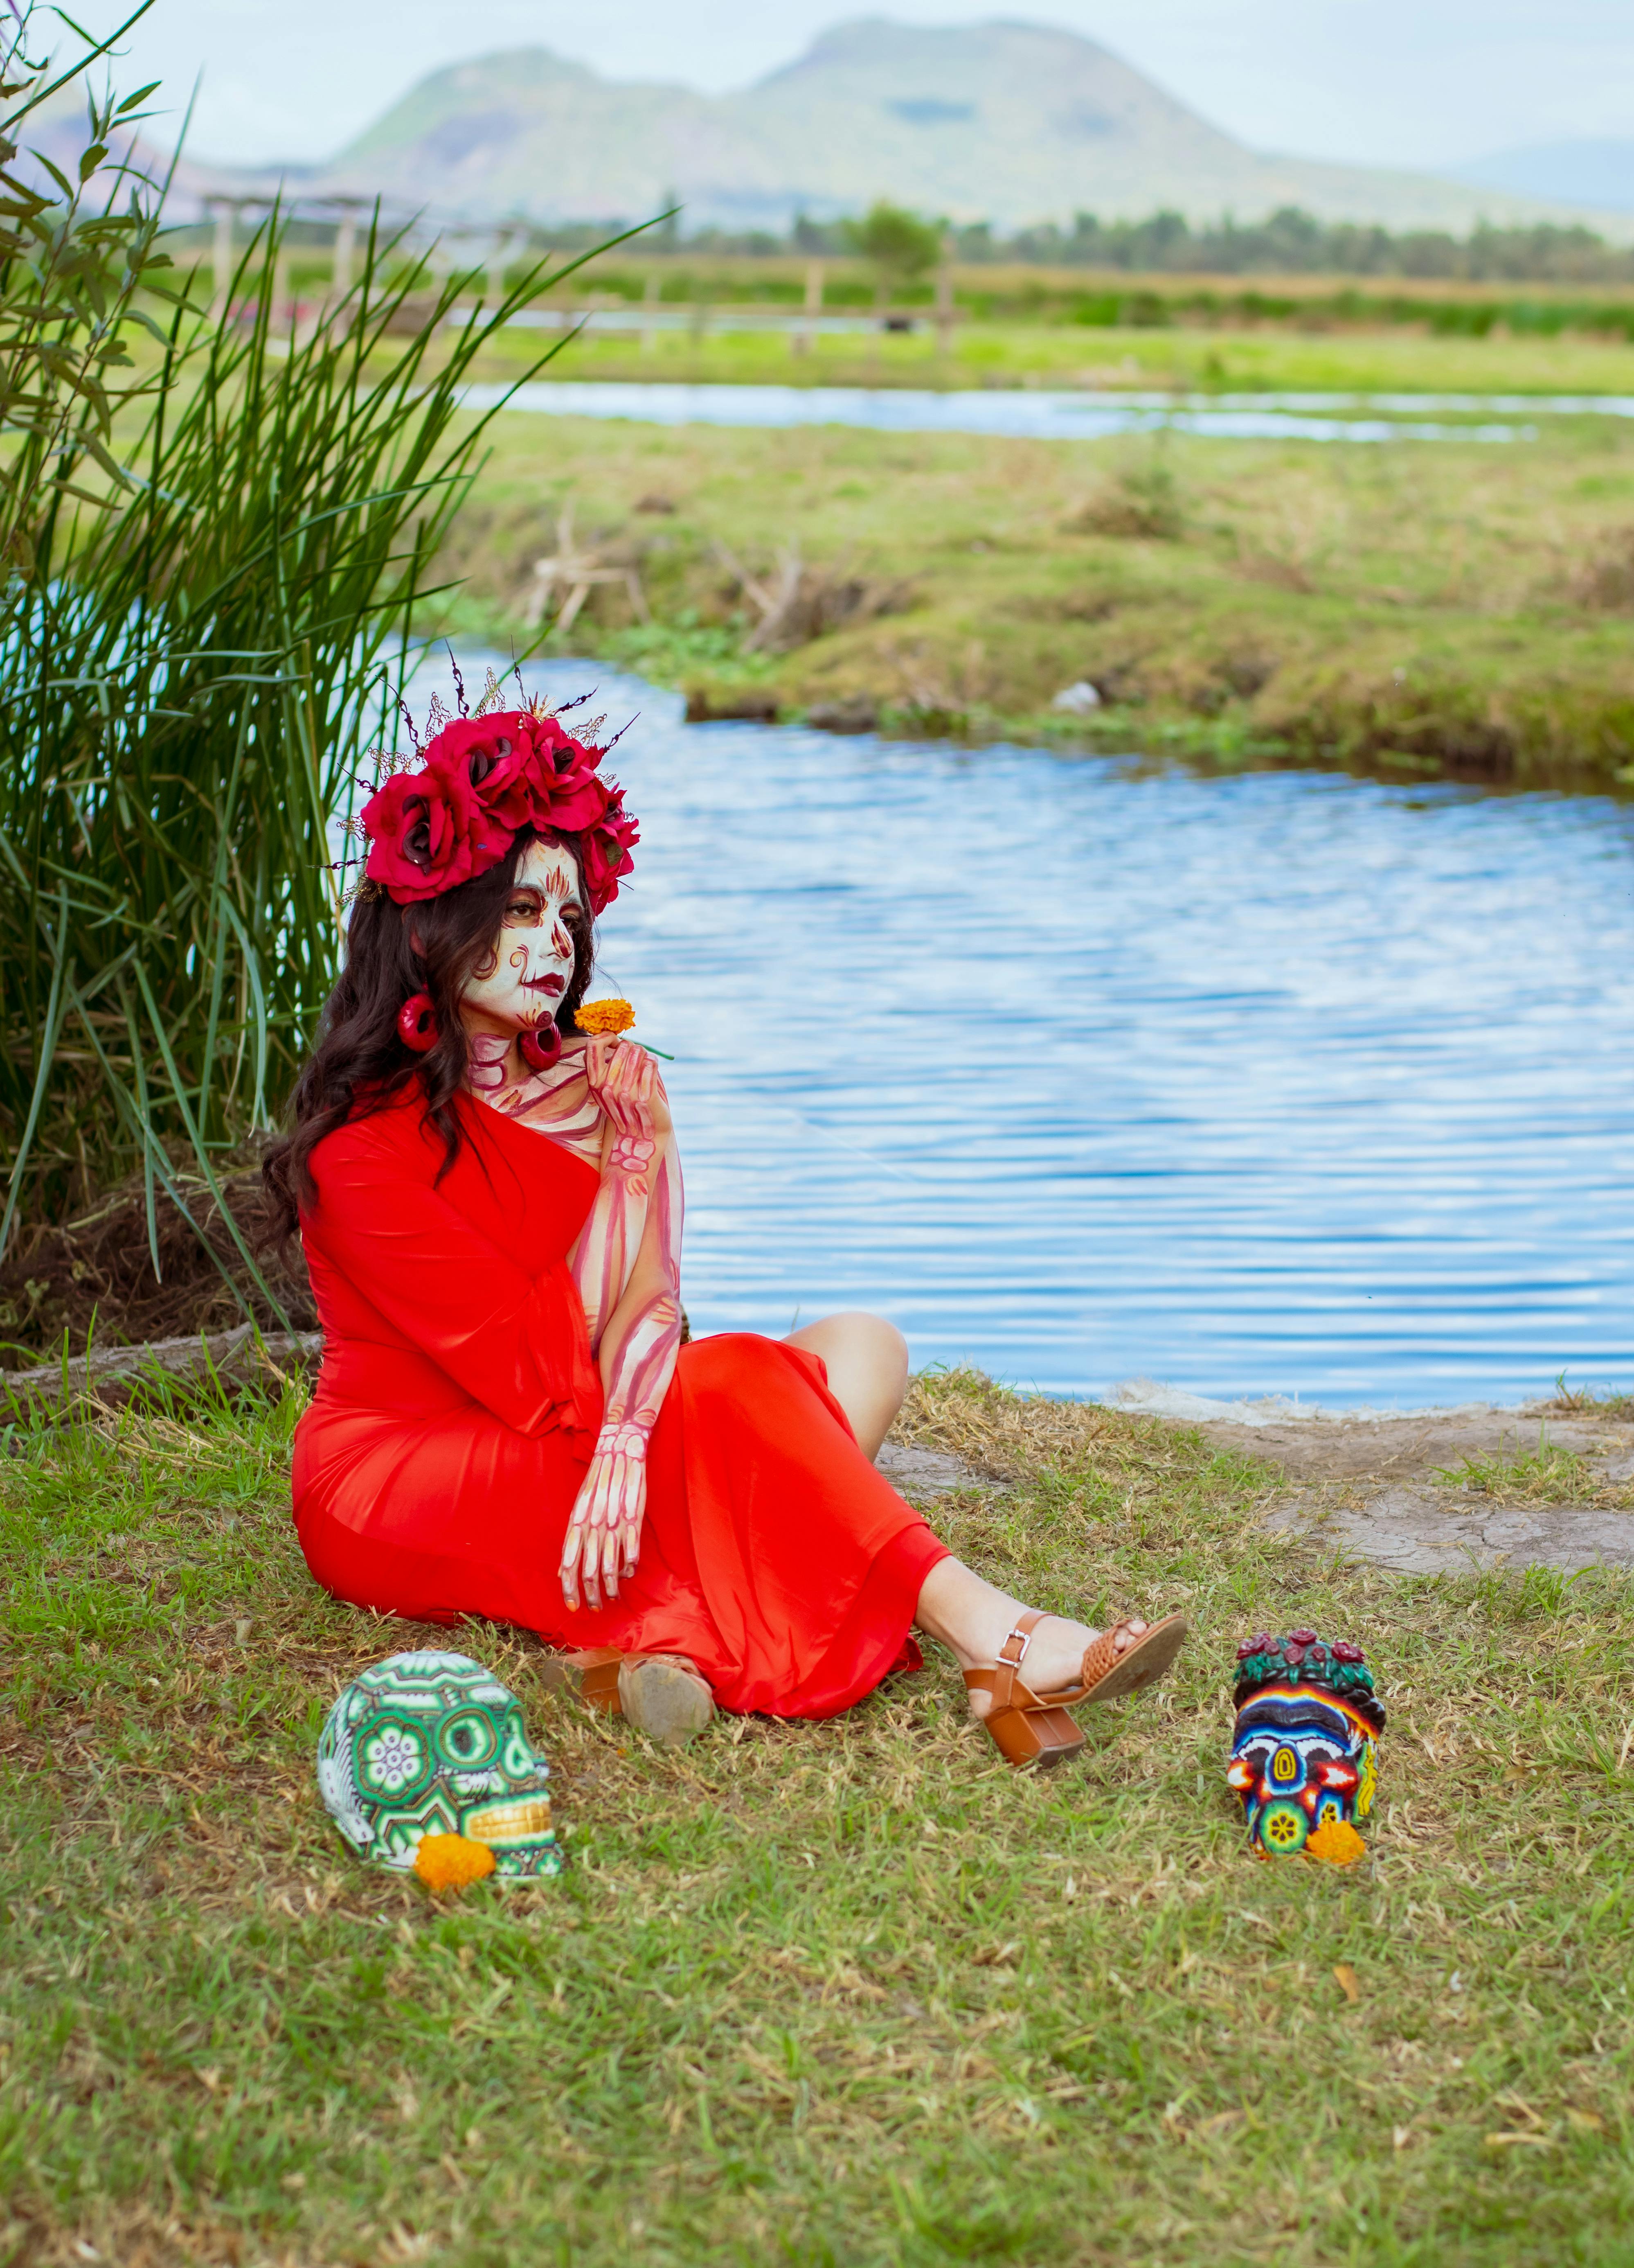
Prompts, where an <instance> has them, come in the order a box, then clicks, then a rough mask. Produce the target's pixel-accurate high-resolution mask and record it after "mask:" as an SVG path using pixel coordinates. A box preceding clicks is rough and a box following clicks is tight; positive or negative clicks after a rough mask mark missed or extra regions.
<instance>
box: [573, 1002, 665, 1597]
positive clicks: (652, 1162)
mask: <svg viewBox="0 0 1634 2268" xmlns="http://www.w3.org/2000/svg"><path fill="white" fill-rule="evenodd" d="M585 1082H586V1085H587V1086H588V1087H589V1090H590V1092H591V1094H593V1096H594V1097H595V1098H596V1100H597V1101H599V1102H600V1106H601V1109H602V1112H603V1113H604V1114H605V1118H606V1134H605V1138H604V1145H603V1157H602V1166H601V1187H600V1189H599V1190H598V1191H597V1193H596V1201H595V1203H594V1204H593V1206H592V1208H591V1213H590V1218H589V1219H588V1220H587V1221H586V1222H585V1226H584V1228H583V1230H582V1231H581V1232H580V1234H579V1239H578V1243H577V1245H575V1247H574V1248H573V1251H572V1253H571V1255H570V1258H569V1263H568V1264H569V1267H570V1270H571V1272H572V1275H573V1278H574V1281H575V1282H576V1283H577V1284H578V1290H579V1297H580V1299H581V1300H583V1302H584V1307H585V1321H586V1322H587V1323H588V1325H589V1328H590V1344H591V1348H592V1351H593V1352H594V1354H595V1356H596V1359H597V1361H598V1363H599V1364H600V1370H601V1382H602V1387H603V1389H604V1391H605V1394H606V1396H607V1402H606V1409H605V1411H604V1413H603V1422H602V1427H601V1432H600V1435H599V1437H598V1439H597V1441H596V1447H595V1454H593V1457H592V1459H591V1462H590V1470H589V1471H588V1472H587V1473H586V1474H585V1481H584V1485H583V1487H582V1488H581V1489H580V1491H579V1492H578V1499H577V1501H576V1502H575V1504H574V1506H573V1513H572V1517H571V1519H570V1521H569V1522H568V1530H567V1536H566V1539H565V1541H564V1543H563V1549H562V1595H563V1598H564V1599H565V1600H566V1602H567V1603H568V1605H569V1606H570V1607H575V1606H577V1605H578V1589H579V1582H580V1580H581V1579H582V1580H583V1584H584V1592H585V1598H586V1600H587V1601H588V1602H589V1603H590V1604H591V1605H592V1606H593V1607H598V1606H600V1604H601V1594H602V1592H603V1590H604V1589H605V1590H606V1592H607V1594H608V1595H609V1596H610V1597H616V1596H617V1595H618V1586H619V1578H620V1576H621V1575H629V1574H633V1573H634V1572H635V1568H636V1561H637V1555H638V1553H639V1550H640V1546H641V1523H642V1518H643V1515H644V1512H645V1509H646V1496H647V1443H648V1440H649V1439H650V1438H651V1432H652V1428H653V1427H654V1425H657V1423H658V1418H659V1410H660V1409H661V1408H662V1406H663V1402H664V1396H665V1395H666V1393H667V1392H668V1391H669V1382H670V1380H671V1379H672V1378H673V1375H674V1372H675V1357H676V1355H677V1353H678V1352H679V1351H680V1348H681V1211H682V1198H681V1161H680V1159H679V1158H678V1157H677V1156H676V1153H675V1137H674V1132H673V1128H672V1126H671V1124H670V1119H669V1108H668V1103H667V1101H666V1097H665V1094H664V1087H663V1082H662V1081H661V1080H660V1079H659V1076H658V1067H657V1065H656V1064H654V1062H653V1060H652V1058H651V1056H650V1055H648V1054H647V1053H646V1051H645V1049H643V1048H638V1047H636V1046H634V1045H632V1044H631V1043H630V1042H627V1041H622V1040H592V1041H591V1042H590V1043H589V1045H588V1046H587V1047H586V1049H585Z"/></svg>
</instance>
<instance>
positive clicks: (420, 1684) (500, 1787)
mask: <svg viewBox="0 0 1634 2268" xmlns="http://www.w3.org/2000/svg"><path fill="white" fill-rule="evenodd" d="M549 1777H550V1772H549V1767H548V1765H547V1764H546V1762H545V1760H544V1758H543V1756H541V1755H540V1754H539V1753H538V1752H537V1750H536V1749H534V1747H533V1745H532V1743H531V1742H529V1740H528V1737H527V1730H526V1726H525V1725H524V1724H523V1722H522V1708H521V1704H520V1703H519V1701H518V1699H517V1697H516V1696H515V1694H514V1693H512V1691H511V1690H510V1688H509V1686H506V1685H502V1684H501V1683H500V1682H499V1680H498V1679H497V1677H496V1676H495V1675H493V1674H492V1672H491V1671H490V1670H487V1669H484V1668H482V1665H481V1663H480V1662H475V1661H471V1660H470V1659H469V1658H468V1657H467V1655H465V1654H463V1653H394V1654H393V1655H392V1656H391V1658H390V1660H389V1661H378V1662H376V1663H375V1665H374V1667H373V1668H372V1669H365V1670H364V1673H363V1675H361V1676H360V1677H355V1678H354V1679H353V1680H352V1682H351V1683H350V1685H348V1686H345V1687H344V1688H343V1689H342V1691H341V1693H340V1694H339V1695H338V1697H336V1699H335V1705H334V1707H333V1708H332V1709H331V1710H330V1712H329V1714H328V1719H327V1720H326V1722H325V1724H324V1727H323V1731H322V1733H321V1734H320V1736H319V1741H318V1789H319V1793H320V1795H321V1796H322V1798H323V1803H324V1808H325V1809H326V1810H327V1811H328V1815H329V1816H330V1818H331V1819H333V1820H334V1822H335V1825H336V1826H337V1827H338V1828H339V1830H340V1831H341V1833H342V1835H343V1836H344V1837H345V1838H346V1840H347V1842H348V1843H349V1844H350V1846H351V1848H352V1850H353V1851H354V1852H356V1853H357V1856H358V1857H359V1858H360V1859H367V1860H368V1861H369V1862H370V1863H371V1864H372V1865H374V1866H377V1867H390V1868H392V1869H393V1871H394V1872H395V1873H400V1874H407V1873H409V1871H410V1870H411V1869H412V1868H413V1867H414V1865H415V1861H416V1856H417V1855H418V1852H419V1847H420V1845H421V1842H422V1841H423V1839H424V1838H425V1837H434V1836H455V1837H459V1836H463V1837H466V1838H467V1840H468V1841H470V1842H473V1843H481V1844H484V1845H487V1847H488V1848H489V1850H490V1851H491V1852H493V1856H494V1869H495V1871H496V1872H497V1874H501V1875H508V1876H512V1877H526V1876H533V1875H541V1874H559V1873H560V1872H561V1869H562V1854H561V1852H560V1851H559V1850H558V1848H557V1846H556V1830H555V1828H554V1826H553V1825H552V1823H551V1817H550V1805H549V1801H548V1799H547V1797H546V1795H545V1787H546V1785H547V1783H548V1779H549Z"/></svg>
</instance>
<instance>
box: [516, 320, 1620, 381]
mask: <svg viewBox="0 0 1634 2268" xmlns="http://www.w3.org/2000/svg"><path fill="white" fill-rule="evenodd" d="M543 304H544V305H545V306H547V307H548V306H549V305H550V302H549V300H548V299H547V300H546V301H545V302H544V303H543ZM540 343H541V335H540V333H539V332H538V331H536V330H526V329H523V330H513V331H511V332H508V333H506V334H505V335H504V340H503V342H502V345H501V347H500V348H499V350H496V351H495V352H494V353H492V354H491V355H490V356H489V357H488V360H487V363H486V365H485V366H484V374H485V375H487V376H489V377H500V376H503V375H505V374H507V373H508V372H515V371H517V370H519V369H520V368H521V366H522V365H523V364H524V363H525V362H526V361H527V360H529V359H531V357H532V356H533V355H534V354H535V353H537V351H538V350H539V346H540ZM547 375H548V376H549V377H552V378H559V379H562V378H565V379H592V378H600V379H671V380H674V379H682V380H686V381H688V382H690V383H698V384H718V385H730V384H744V385H749V384H753V385H778V386H801V385H821V386H865V385H876V386H880V385H884V386H981V385H983V383H989V384H1005V385H1019V384H1022V383H1025V382H1027V381H1032V382H1034V383H1037V384H1040V385H1049V386H1087V387H1125V386H1159V387H1171V386H1172V387H1202V388H1205V389H1215V390H1219V389H1224V388H1230V387H1245V388H1247V387H1253V388H1260V387H1266V388H1274V387H1295V388H1303V387H1315V388H1322V389H1328V388H1331V389H1336V390H1339V391H1351V390H1355V391H1359V392H1364V393H1375V392H1377V393H1388V392H1396V391H1402V392H1411V393H1453V394H1464V393H1476V394H1511V393H1516V394H1634V344H1630V342H1628V341H1627V340H1616V341H1612V340H1605V339H1596V338H1586V337H1579V336H1574V335H1566V336H1563V337H1560V338H1553V339H1549V338H1527V337H1520V338H1512V337H1506V336H1499V337H1492V338H1484V339H1477V338H1437V337H1433V336H1431V335H1427V334H1426V333H1424V332H1423V331H1417V330H1411V329H1402V330H1387V329H1351V328H1339V327H1330V328H1326V327H1325V328H1314V329H1311V330H1300V329H1298V328H1285V327H1283V326H1279V325H1272V324H1269V323H1268V324H1264V325H1262V326H1258V327H1255V328H1249V329H1231V328H1219V329H1215V328H1182V327H1175V328H1162V329H1156V330H1152V329H1140V328H1124V327H1119V328H1115V329H1105V330H1102V329H1091V328H1084V327H1082V326H1079V325H1076V324H1063V323H1042V322H1036V323H1027V322H1019V321H1012V322H992V323H982V322H969V323H962V324H961V325H960V326H959V327H958V328H957V329H956V330H955V332H954V334H953V342H952V344H951V346H950V349H949V350H948V352H947V353H946V355H944V354H942V353H941V352H940V351H939V350H938V344H937V340H936V337H935V335H934V333H933V332H932V331H931V330H930V329H928V328H919V329H917V330H915V331H912V332H909V333H907V334H905V335H887V334H882V333H879V332H875V333H872V334H859V333H840V334H837V335H818V336H817V337H815V338H814V339H813V341H812V342H811V344H810V346H809V348H808V349H807V350H806V351H804V352H801V353H796V352H795V351H794V350H793V349H792V348H791V344H790V342H789V340H788V338H787V337H785V336H783V335H779V334H776V333H769V332H767V333H755V332H731V331H728V332H721V333H718V334H716V333H710V332H706V333H704V334H703V336H702V337H701V338H700V337H699V336H697V335H695V334H694V333H693V332H692V331H690V330H669V331H655V332H654V333H653V334H652V337H651V344H650V346H647V347H643V345H642V343H641V341H640V339H639V337H638V336H637V335H632V334H630V333H629V332H623V333H619V332H595V331H589V332H585V334H583V335H581V336H580V337H579V338H578V340H577V341H576V342H574V343H573V345H572V346H571V347H570V349H569V350H568V351H567V352H566V353H565V354H563V356H561V357H559V358H558V360H557V361H556V363H555V364H554V365H553V366H552V368H551V370H550V371H549V372H548V373H547Z"/></svg>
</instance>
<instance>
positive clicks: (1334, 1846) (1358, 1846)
mask: <svg viewBox="0 0 1634 2268" xmlns="http://www.w3.org/2000/svg"><path fill="white" fill-rule="evenodd" d="M1305 1855H1306V1858H1307V1859H1326V1861H1327V1863H1328V1864H1329V1866H1330V1867H1353V1866H1354V1865H1355V1864H1356V1862H1357V1860H1358V1859H1365V1857H1366V1856H1367V1845H1366V1844H1365V1843H1364V1842H1363V1840H1362V1838H1361V1837H1360V1836H1359V1835H1358V1833H1357V1831H1356V1830H1355V1828H1354V1827H1352V1826H1351V1823H1350V1822H1349V1821H1348V1820H1344V1819H1325V1820H1323V1822H1322V1823H1321V1826H1320V1827H1319V1828H1318V1829H1317V1830H1316V1832H1315V1834H1314V1835H1313V1836H1312V1837H1310V1839H1309V1841H1308V1842H1307V1843H1306V1846H1305Z"/></svg>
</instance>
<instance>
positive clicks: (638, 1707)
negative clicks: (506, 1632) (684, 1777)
mask: <svg viewBox="0 0 1634 2268" xmlns="http://www.w3.org/2000/svg"><path fill="white" fill-rule="evenodd" d="M540 1675H541V1677H542V1679H543V1681H544V1683H545V1684H546V1685H547V1686H549V1687H551V1688H552V1689H553V1690H556V1691H558V1692H569V1693H573V1694H577V1696H578V1698H579V1699H580V1700H581V1701H582V1702H584V1703H585V1705H586V1707H588V1708H591V1709H603V1710H605V1711H606V1712H607V1714H608V1715H609V1716H611V1717H622V1718H623V1719H625V1721H626V1723H628V1724H630V1725H633V1726H634V1727H635V1728H636V1730H637V1732H638V1733H645V1734H649V1735H650V1737H651V1739H653V1740H655V1741H659V1742H662V1743H663V1744H664V1746H665V1747H666V1748H679V1747H680V1746H681V1743H682V1742H685V1741H689V1740H690V1739H691V1738H692V1736H693V1734H695V1733H701V1732H702V1731H703V1728H704V1727H705V1726H706V1725H707V1724H708V1723H709V1721H710V1719H711V1718H712V1717H713V1716H714V1714H715V1697H714V1695H713V1694H712V1693H711V1692H710V1689H709V1687H708V1685H707V1684H706V1683H705V1682H704V1680H703V1676H702V1675H700V1673H699V1671H698V1668H697V1667H696V1663H693V1662H690V1661H688V1659H687V1657H686V1656H685V1654H681V1653H620V1652H619V1650H618V1648H617V1646H588V1647H586V1648H585V1650H584V1651H583V1652H582V1653H558V1654H553V1655H552V1656H551V1658H550V1659H549V1661H547V1662H545V1663H544V1664H543V1665H542V1666H541V1672H540Z"/></svg>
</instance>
